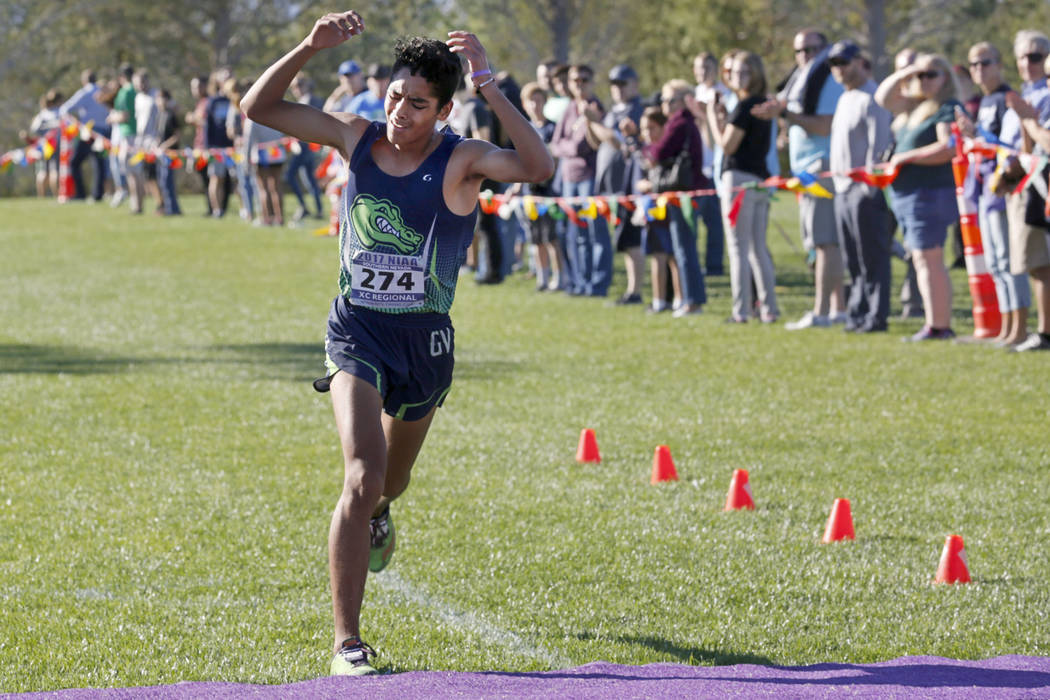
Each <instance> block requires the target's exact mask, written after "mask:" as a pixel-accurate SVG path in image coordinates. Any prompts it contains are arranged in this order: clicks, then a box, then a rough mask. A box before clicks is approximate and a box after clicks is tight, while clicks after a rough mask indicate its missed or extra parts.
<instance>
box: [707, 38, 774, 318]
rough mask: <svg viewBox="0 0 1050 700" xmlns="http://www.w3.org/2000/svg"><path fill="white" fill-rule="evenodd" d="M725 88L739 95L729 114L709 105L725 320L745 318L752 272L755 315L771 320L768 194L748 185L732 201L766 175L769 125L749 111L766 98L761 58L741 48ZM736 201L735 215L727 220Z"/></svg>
mask: <svg viewBox="0 0 1050 700" xmlns="http://www.w3.org/2000/svg"><path fill="white" fill-rule="evenodd" d="M729 87H730V89H731V90H733V92H734V93H736V95H737V97H738V98H739V102H737V105H736V107H735V108H734V109H733V112H732V113H731V114H726V109H725V105H724V104H722V102H721V100H717V99H716V100H713V101H712V102H710V103H709V104H708V108H707V109H708V123H709V124H711V125H712V126H711V131H712V134H711V137H712V139H713V140H714V142H715V143H717V144H718V145H719V146H721V147H722V151H723V153H724V156H723V158H724V160H723V163H722V184H723V185H724V188H723V190H722V192H723V194H722V197H723V199H722V213H723V216H725V217H726V227H725V228H726V242H727V248H728V249H729V283H730V288H731V289H732V294H733V314H732V316H730V317H729V320H730V321H731V322H734V323H744V322H746V321H747V319H748V317H749V316H750V315H751V312H752V304H751V276H752V273H753V274H754V279H755V287H756V289H757V290H758V298H759V303H760V307H761V308H760V311H759V318H760V319H761V320H762V322H763V323H772V322H774V321H776V319H777V317H778V316H779V315H780V311H779V309H778V308H777V297H776V291H775V290H774V286H775V284H776V279H775V276H774V271H773V258H772V256H771V255H770V254H769V247H768V246H767V245H766V227H767V226H768V223H769V193H768V192H767V191H766V190H765V189H761V188H754V187H749V188H748V189H746V190H743V192H744V194H743V195H742V196H743V199H742V200H741V201H739V202H735V201H734V200H735V199H736V196H737V191H738V190H739V188H741V187H743V186H750V185H753V183H756V182H760V181H762V180H765V179H766V178H767V177H769V170H768V169H767V168H766V153H768V152H769V142H770V138H771V133H772V124H771V122H770V121H769V120H767V119H760V118H758V117H756V116H754V115H753V114H752V113H751V108H752V107H754V106H755V105H758V104H761V103H762V102H763V101H764V100H765V97H766V75H765V70H764V68H763V66H762V59H761V58H759V56H758V55H757V54H754V53H751V52H750V51H742V52H740V53H738V54H737V55H736V56H735V57H734V58H733V67H732V69H731V71H730V73H729ZM734 204H736V205H737V212H736V217H735V220H731V219H730V214H732V213H733V208H734V206H733V205H734Z"/></svg>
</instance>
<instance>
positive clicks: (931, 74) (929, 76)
mask: <svg viewBox="0 0 1050 700" xmlns="http://www.w3.org/2000/svg"><path fill="white" fill-rule="evenodd" d="M915 77H916V78H918V79H919V80H936V79H937V78H939V77H941V72H940V71H936V70H924V71H922V72H921V73H916V74H915Z"/></svg>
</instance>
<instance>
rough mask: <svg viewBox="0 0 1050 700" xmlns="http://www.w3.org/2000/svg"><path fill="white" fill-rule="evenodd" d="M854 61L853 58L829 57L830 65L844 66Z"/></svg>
mask: <svg viewBox="0 0 1050 700" xmlns="http://www.w3.org/2000/svg"><path fill="white" fill-rule="evenodd" d="M852 61H853V59H851V58H829V59H828V65H829V66H835V67H837V68H842V67H843V66H848V65H849V64H850V63H852Z"/></svg>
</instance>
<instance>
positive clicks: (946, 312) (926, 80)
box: [875, 54, 962, 341]
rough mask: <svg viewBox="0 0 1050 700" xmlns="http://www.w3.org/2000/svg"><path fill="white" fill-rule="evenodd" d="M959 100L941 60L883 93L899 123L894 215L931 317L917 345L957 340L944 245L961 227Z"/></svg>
mask: <svg viewBox="0 0 1050 700" xmlns="http://www.w3.org/2000/svg"><path fill="white" fill-rule="evenodd" d="M958 94H959V90H958V86H957V84H956V82H955V75H954V72H953V70H952V66H951V64H950V63H948V60H947V59H946V58H944V57H943V56H939V55H936V54H919V56H918V58H916V60H915V62H914V63H913V64H912V65H910V66H907V67H905V68H903V69H901V70H899V71H897V72H896V73H894V74H893V75H891V76H889V77H888V78H886V79H885V80H884V81H883V82H882V84H881V85H879V89H878V90H877V91H876V92H875V101H876V102H878V103H879V104H880V105H882V106H883V107H885V108H886V109H888V110H889V111H890V112H891V113H892V114H893V115H894V120H893V136H894V138H895V139H896V142H897V152H896V153H895V154H894V155H893V158H892V159H891V161H890V163H891V165H893V166H894V167H895V168H896V169H897V172H898V174H897V179H896V180H895V181H894V183H893V197H894V209H895V211H896V214H897V217H898V219H899V220H900V225H901V229H902V230H903V231H904V243H905V246H906V247H907V248H908V249H909V250H910V251H911V256H912V262H913V263H914V264H915V273H916V276H917V278H918V283H919V294H920V295H921V296H922V300H923V305H924V306H925V309H926V325H924V326H923V328H922V330H920V331H919V332H918V333H916V334H915V335H913V336H911V338H910V340H913V341H921V340H948V339H950V338H954V337H955V333H953V332H952V329H951V313H952V287H951V280H950V279H949V277H948V268H947V267H945V265H944V241H945V238H946V237H947V232H948V227H949V226H950V225H951V224H952V223H954V222H955V221H958V219H959V211H958V208H957V206H956V203H955V180H954V178H953V176H952V167H951V160H952V156H953V155H954V151H953V150H952V147H951V146H950V145H949V142H950V139H951V124H952V122H954V121H955V108H956V107H960V108H961V107H962V105H961V103H960V102H959V101H958V99H957V96H958Z"/></svg>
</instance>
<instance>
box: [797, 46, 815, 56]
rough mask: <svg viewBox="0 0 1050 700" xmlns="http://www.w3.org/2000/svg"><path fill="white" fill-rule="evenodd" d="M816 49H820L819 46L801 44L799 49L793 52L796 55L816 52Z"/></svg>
mask: <svg viewBox="0 0 1050 700" xmlns="http://www.w3.org/2000/svg"><path fill="white" fill-rule="evenodd" d="M817 51H820V47H819V46H803V47H802V48H800V49H795V54H796V55H798V54H800V53H804V54H811V53H816V52H817Z"/></svg>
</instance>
